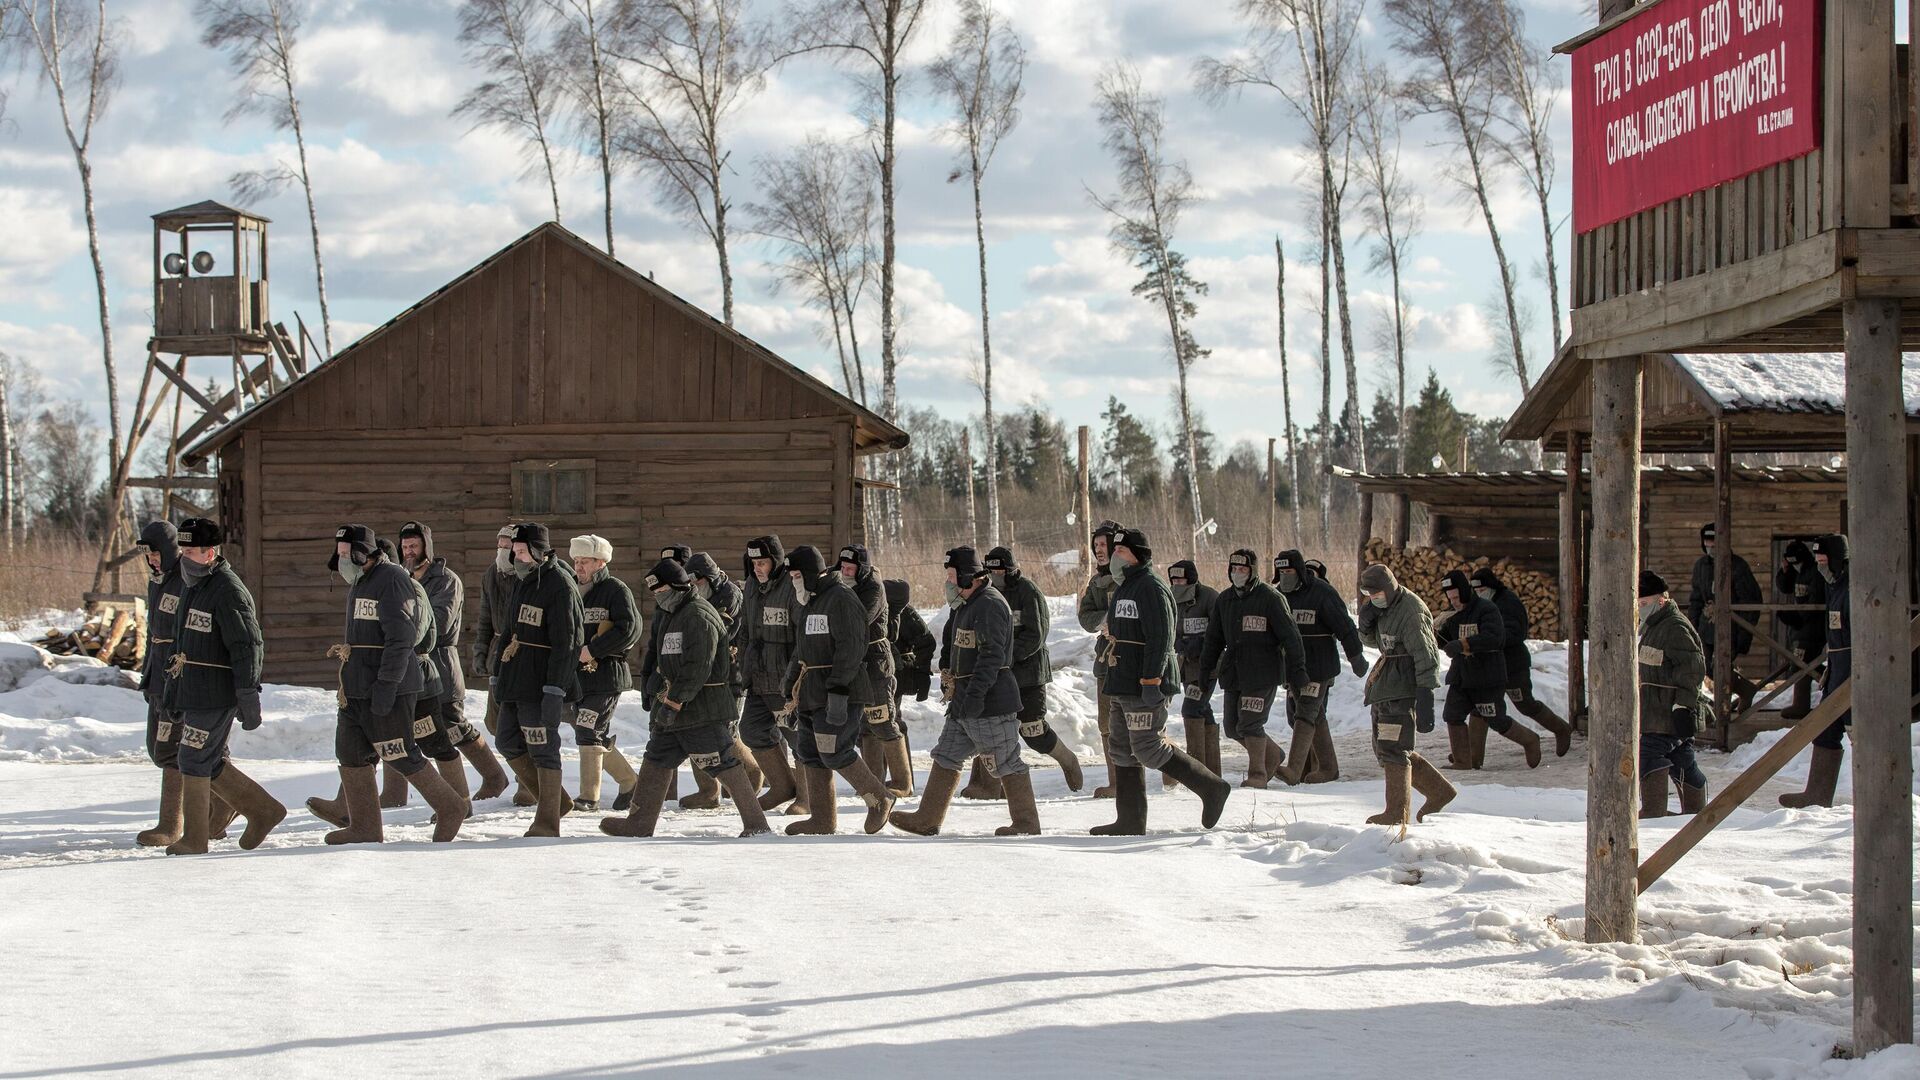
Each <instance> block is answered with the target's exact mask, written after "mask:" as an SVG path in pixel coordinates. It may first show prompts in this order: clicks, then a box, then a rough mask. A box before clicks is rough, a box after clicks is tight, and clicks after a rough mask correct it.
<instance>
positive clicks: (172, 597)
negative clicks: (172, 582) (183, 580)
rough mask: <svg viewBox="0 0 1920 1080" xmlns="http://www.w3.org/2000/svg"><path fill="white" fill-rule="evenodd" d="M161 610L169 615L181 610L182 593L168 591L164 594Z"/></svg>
mask: <svg viewBox="0 0 1920 1080" xmlns="http://www.w3.org/2000/svg"><path fill="white" fill-rule="evenodd" d="M160 610H161V612H162V613H164V614H167V615H172V614H174V613H175V612H177V611H179V610H180V594H179V593H167V594H166V595H165V596H162V597H161V598H160Z"/></svg>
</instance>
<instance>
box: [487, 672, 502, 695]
mask: <svg viewBox="0 0 1920 1080" xmlns="http://www.w3.org/2000/svg"><path fill="white" fill-rule="evenodd" d="M499 692H500V676H498V675H489V676H487V693H489V694H497V693H499Z"/></svg>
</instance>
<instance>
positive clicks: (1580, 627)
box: [1560, 434, 1587, 730]
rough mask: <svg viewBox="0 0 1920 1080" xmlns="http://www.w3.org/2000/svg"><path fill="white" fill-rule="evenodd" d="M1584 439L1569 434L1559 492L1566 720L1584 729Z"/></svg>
mask: <svg viewBox="0 0 1920 1080" xmlns="http://www.w3.org/2000/svg"><path fill="white" fill-rule="evenodd" d="M1581 450H1582V447H1581V441H1580V436H1579V435H1578V434H1569V435H1568V436H1567V490H1566V491H1564V492H1562V493H1561V495H1560V619H1561V623H1560V625H1562V626H1563V627H1565V628H1566V631H1567V721H1568V722H1569V723H1572V724H1575V725H1580V726H1581V727H1582V730H1584V729H1585V728H1584V725H1585V724H1586V711H1587V671H1586V669H1587V655H1586V626H1585V621H1584V619H1583V618H1582V616H1581V610H1580V582H1581V575H1582V574H1583V573H1584V572H1585V569H1586V562H1585V559H1584V558H1583V553H1582V550H1581V549H1582V548H1583V547H1584V545H1583V544H1582V543H1581V541H1582V540H1583V539H1584V538H1585V533H1586V530H1585V529H1584V528H1583V524H1584V522H1583V515H1582V513H1581V508H1582V502H1583V500H1584V498H1585V496H1584V495H1583V494H1582V492H1581V490H1580V468H1581V464H1580V460H1581Z"/></svg>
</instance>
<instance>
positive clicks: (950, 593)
mask: <svg viewBox="0 0 1920 1080" xmlns="http://www.w3.org/2000/svg"><path fill="white" fill-rule="evenodd" d="M965 600H966V597H964V596H961V595H960V586H958V585H955V584H954V583H953V582H951V581H949V582H947V606H948V607H953V608H957V607H959V606H960V605H961V603H963V602H964V601H965Z"/></svg>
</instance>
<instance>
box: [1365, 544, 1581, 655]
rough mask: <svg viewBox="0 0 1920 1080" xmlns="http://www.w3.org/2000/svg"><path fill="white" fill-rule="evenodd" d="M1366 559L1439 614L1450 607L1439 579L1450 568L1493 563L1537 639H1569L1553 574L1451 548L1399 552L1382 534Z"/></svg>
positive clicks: (1468, 568) (1473, 567)
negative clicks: (1389, 572) (1471, 556)
mask: <svg viewBox="0 0 1920 1080" xmlns="http://www.w3.org/2000/svg"><path fill="white" fill-rule="evenodd" d="M1367 561H1368V562H1377V563H1382V564H1384V565H1385V566H1386V567H1387V569H1389V570H1392V571H1393V576H1394V577H1396V578H1399V579H1400V584H1402V585H1404V586H1406V587H1407V588H1409V589H1412V590H1413V591H1414V593H1415V594H1417V595H1418V596H1419V597H1420V598H1421V599H1423V600H1425V601H1426V602H1427V606H1428V607H1430V608H1432V609H1433V612H1434V615H1435V616H1436V617H1438V616H1441V615H1444V614H1445V613H1446V611H1447V610H1448V608H1447V598H1446V597H1445V596H1443V595H1442V594H1441V592H1440V582H1441V579H1442V578H1444V577H1446V575H1447V572H1448V571H1449V570H1464V571H1466V572H1467V573H1469V574H1471V573H1473V572H1474V571H1475V570H1478V569H1480V568H1481V567H1483V566H1490V567H1492V568H1493V572H1494V573H1495V574H1496V575H1498V576H1499V578H1500V580H1501V581H1503V582H1505V583H1506V586H1507V588H1509V589H1512V590H1513V591H1514V592H1515V593H1516V594H1518V595H1519V597H1520V602H1521V603H1523V604H1525V605H1526V606H1527V618H1528V620H1529V621H1530V622H1531V624H1532V631H1531V634H1532V636H1533V637H1534V638H1536V639H1539V640H1543V641H1562V640H1565V638H1566V633H1565V632H1564V631H1563V630H1562V629H1561V626H1560V585H1559V583H1558V582H1556V581H1555V580H1554V579H1553V577H1552V576H1551V575H1548V574H1543V573H1540V572H1539V571H1537V570H1529V569H1526V568H1525V567H1522V566H1518V565H1516V564H1514V563H1512V562H1509V561H1508V560H1506V559H1487V558H1478V559H1469V558H1467V557H1466V556H1464V555H1461V554H1459V553H1458V552H1455V551H1452V550H1447V551H1436V550H1435V549H1433V548H1424V547H1409V548H1408V549H1407V550H1405V551H1396V550H1394V547H1393V545H1392V544H1390V543H1388V542H1387V541H1385V540H1382V539H1380V538H1379V537H1375V538H1373V539H1371V540H1369V541H1367Z"/></svg>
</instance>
